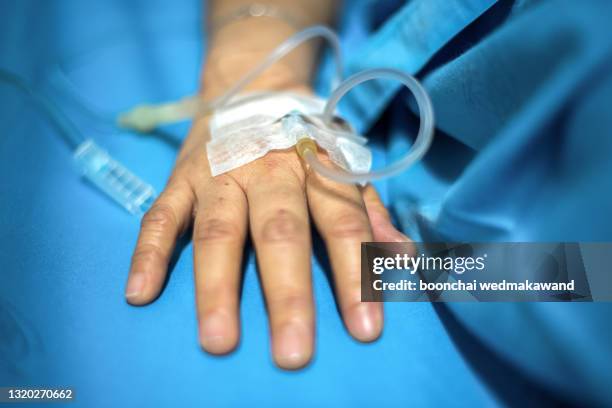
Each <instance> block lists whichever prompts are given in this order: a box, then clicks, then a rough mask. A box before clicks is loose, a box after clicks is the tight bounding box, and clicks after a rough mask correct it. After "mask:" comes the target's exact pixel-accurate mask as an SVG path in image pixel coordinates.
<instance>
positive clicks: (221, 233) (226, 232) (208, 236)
mask: <svg viewBox="0 0 612 408" xmlns="http://www.w3.org/2000/svg"><path fill="white" fill-rule="evenodd" d="M239 237H240V231H239V228H238V226H237V225H236V224H235V223H233V222H231V221H228V220H224V219H221V218H208V219H203V220H199V221H196V224H195V228H194V231H193V241H194V243H196V244H201V243H207V242H215V241H228V240H233V239H236V238H239Z"/></svg>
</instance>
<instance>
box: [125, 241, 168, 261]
mask: <svg viewBox="0 0 612 408" xmlns="http://www.w3.org/2000/svg"><path fill="white" fill-rule="evenodd" d="M165 260H166V255H165V253H164V251H163V250H162V249H161V248H160V247H158V246H156V245H152V244H146V245H139V246H138V247H137V248H136V250H134V254H133V255H132V264H142V263H157V262H162V263H163V262H165Z"/></svg>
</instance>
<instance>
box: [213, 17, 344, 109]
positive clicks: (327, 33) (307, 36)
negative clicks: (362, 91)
mask: <svg viewBox="0 0 612 408" xmlns="http://www.w3.org/2000/svg"><path fill="white" fill-rule="evenodd" d="M316 37H322V38H324V39H326V40H327V41H328V43H329V45H330V46H331V48H332V51H333V53H334V57H335V61H336V77H335V79H334V81H332V84H331V87H332V89H333V88H335V86H336V85H337V84H338V83H339V82H340V81H341V80H342V71H343V67H342V54H341V52H340V40H339V39H338V35H337V34H336V33H334V32H333V31H332V30H330V29H329V28H327V27H325V26H320V25H318V26H312V27H309V28H307V29H305V30H303V31H300V32H299V33H297V34H295V35H293V36H291V37H289V38H288V39H287V40H286V41H284V42H283V43H282V44H281V45H279V46H278V47H276V48H275V49H274V51H272V52H271V53H270V54H269V55H268V56H267V57H266V59H265V60H263V61H262V62H260V63H259V65H258V66H257V67H255V68H254V69H253V70H251V71H250V72H249V73H248V74H246V75H245V76H243V77H242V78H241V79H240V80H239V81H238V82H236V84H235V85H234V86H232V87H231V88H230V89H229V90H227V92H225V93H224V94H223V95H221V96H220V97H218V98H216V99H214V100H213V101H211V102H210V106H211V108H212V109H217V108H218V107H221V106H223V105H225V104H226V103H227V102H228V101H229V100H230V99H232V98H233V97H234V96H236V95H237V94H238V93H239V92H240V91H241V90H243V89H244V88H245V87H246V86H247V85H248V84H249V83H251V82H252V81H253V80H254V79H255V78H257V77H258V76H259V75H261V74H262V73H263V72H264V71H265V70H266V69H268V68H269V67H270V66H272V65H273V64H275V63H276V62H278V61H279V60H280V59H281V58H283V57H284V56H285V55H287V54H289V53H290V52H291V51H293V50H294V49H295V48H297V47H298V46H299V45H301V44H303V43H305V42H306V41H309V40H311V39H313V38H316Z"/></svg>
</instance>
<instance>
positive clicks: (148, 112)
mask: <svg viewBox="0 0 612 408" xmlns="http://www.w3.org/2000/svg"><path fill="white" fill-rule="evenodd" d="M315 37H322V38H324V39H326V40H327V41H328V42H329V44H330V45H331V47H332V50H333V52H334V57H335V60H336V78H335V80H334V82H333V84H332V93H331V95H330V97H329V99H328V101H327V103H326V105H325V108H324V111H323V113H322V117H323V123H324V124H325V125H328V126H329V125H331V122H332V119H333V114H334V112H335V110H336V106H337V104H338V102H339V101H340V99H341V98H342V97H343V96H344V95H345V94H346V93H347V92H348V91H350V90H351V89H352V88H353V87H355V86H357V85H359V84H361V83H362V82H365V81H369V80H374V79H392V80H396V81H399V82H401V83H402V84H403V85H405V86H406V87H407V88H408V89H409V90H410V91H411V92H412V93H413V95H414V97H415V99H416V102H417V105H418V108H419V114H420V126H419V132H418V134H417V136H416V139H415V141H414V143H413V145H412V147H411V149H410V150H409V151H408V153H407V154H406V155H405V156H404V157H403V158H402V159H400V160H398V161H397V162H395V163H392V164H391V165H389V166H387V167H385V168H383V169H380V170H374V171H371V172H367V173H352V172H348V171H344V170H341V169H338V168H331V167H326V166H324V165H323V164H322V163H321V162H320V161H319V160H318V159H317V154H316V143H315V142H314V141H312V138H311V137H310V136H309V135H308V134H306V133H304V134H302V135H301V137H300V139H299V140H298V143H297V144H296V149H297V152H298V154H299V156H300V157H301V158H302V159H303V160H304V161H305V162H306V163H308V164H309V166H310V167H311V168H312V169H313V170H315V171H316V172H318V173H320V174H321V175H323V176H325V177H328V178H330V179H333V180H335V181H338V182H342V183H366V182H369V181H373V180H379V179H383V178H387V177H391V176H394V175H397V174H399V173H400V172H402V171H404V170H406V169H407V168H408V167H409V166H410V165H412V164H413V163H415V162H416V161H417V160H419V159H421V158H422V157H423V155H424V154H425V153H426V152H427V150H428V149H429V147H430V146H431V143H432V139H433V133H434V111H433V106H432V103H431V100H430V98H429V95H428V94H427V91H426V90H425V89H424V88H423V86H422V85H421V84H420V83H419V82H418V80H417V79H416V78H414V77H412V76H411V75H408V74H406V73H404V72H402V71H399V70H395V69H389V68H378V69H369V70H365V71H362V72H359V73H357V74H355V75H353V76H351V77H350V78H348V79H346V80H345V81H344V82H342V83H341V84H340V85H338V86H337V87H336V86H334V85H335V84H336V83H337V81H338V80H339V79H341V78H342V58H341V53H340V42H339V39H338V36H337V35H336V34H335V33H334V32H333V31H332V30H330V29H329V28H327V27H323V26H313V27H310V28H307V29H306V30H304V31H301V32H299V33H297V34H295V35H294V36H292V37H290V38H289V39H287V40H285V41H284V42H283V43H282V44H281V45H279V46H278V47H277V48H276V49H275V50H274V51H272V53H270V55H268V57H267V58H266V59H265V60H264V61H263V62H261V63H260V64H259V65H258V66H257V67H256V68H255V69H253V70H252V71H250V72H249V73H247V74H246V75H245V76H244V77H243V78H242V79H240V80H239V81H238V82H237V83H236V84H234V86H232V87H231V88H230V89H229V90H228V91H227V92H226V93H225V94H223V95H221V96H220V97H218V98H216V99H214V100H212V101H209V102H205V101H202V100H201V99H200V98H199V97H191V98H186V99H183V100H181V101H178V102H175V103H167V104H161V105H144V106H139V107H136V108H135V109H133V110H132V111H129V112H127V113H126V114H123V115H121V116H120V118H119V124H120V125H122V126H125V127H129V128H132V129H135V130H140V131H149V130H152V129H154V128H155V127H156V126H158V125H159V124H163V123H170V122H175V121H178V120H185V119H189V118H191V117H194V116H197V115H201V114H207V113H211V112H213V111H214V110H215V109H218V108H222V107H226V106H227V105H231V103H232V98H233V97H235V96H236V95H238V93H239V92H240V91H241V90H243V89H244V88H245V87H246V86H247V85H248V84H249V83H250V82H251V81H253V80H254V79H255V78H256V77H257V76H258V75H260V74H261V73H262V72H263V71H264V70H265V69H267V68H268V67H269V66H271V65H272V64H274V63H275V62H276V61H278V60H279V59H281V58H282V57H284V56H285V55H286V54H288V53H289V52H291V51H292V50H293V49H294V48H296V47H297V46H298V45H300V44H302V43H303V42H305V41H308V40H310V39H312V38H315ZM293 125H296V126H300V129H302V128H304V129H305V127H304V126H303V123H300V119H299V118H297V117H293V118H292V120H291V121H290V124H288V125H287V124H286V126H285V128H288V129H289V131H291V130H290V127H291V126H293ZM302 139H303V140H302ZM307 139H310V141H308V140H307ZM300 141H301V142H300Z"/></svg>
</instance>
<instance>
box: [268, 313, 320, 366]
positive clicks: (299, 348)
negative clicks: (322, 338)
mask: <svg viewBox="0 0 612 408" xmlns="http://www.w3.org/2000/svg"><path fill="white" fill-rule="evenodd" d="M310 343H311V339H310V330H308V328H307V327H306V326H305V325H303V324H301V323H287V324H286V325H284V326H282V327H281V328H280V330H279V331H278V332H277V333H276V336H275V338H274V359H275V360H276V363H277V364H278V365H279V366H281V367H283V368H288V369H295V368H299V367H302V366H303V365H305V364H306V363H307V362H308V360H309V359H310V353H311V351H310V348H311V345H310Z"/></svg>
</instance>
